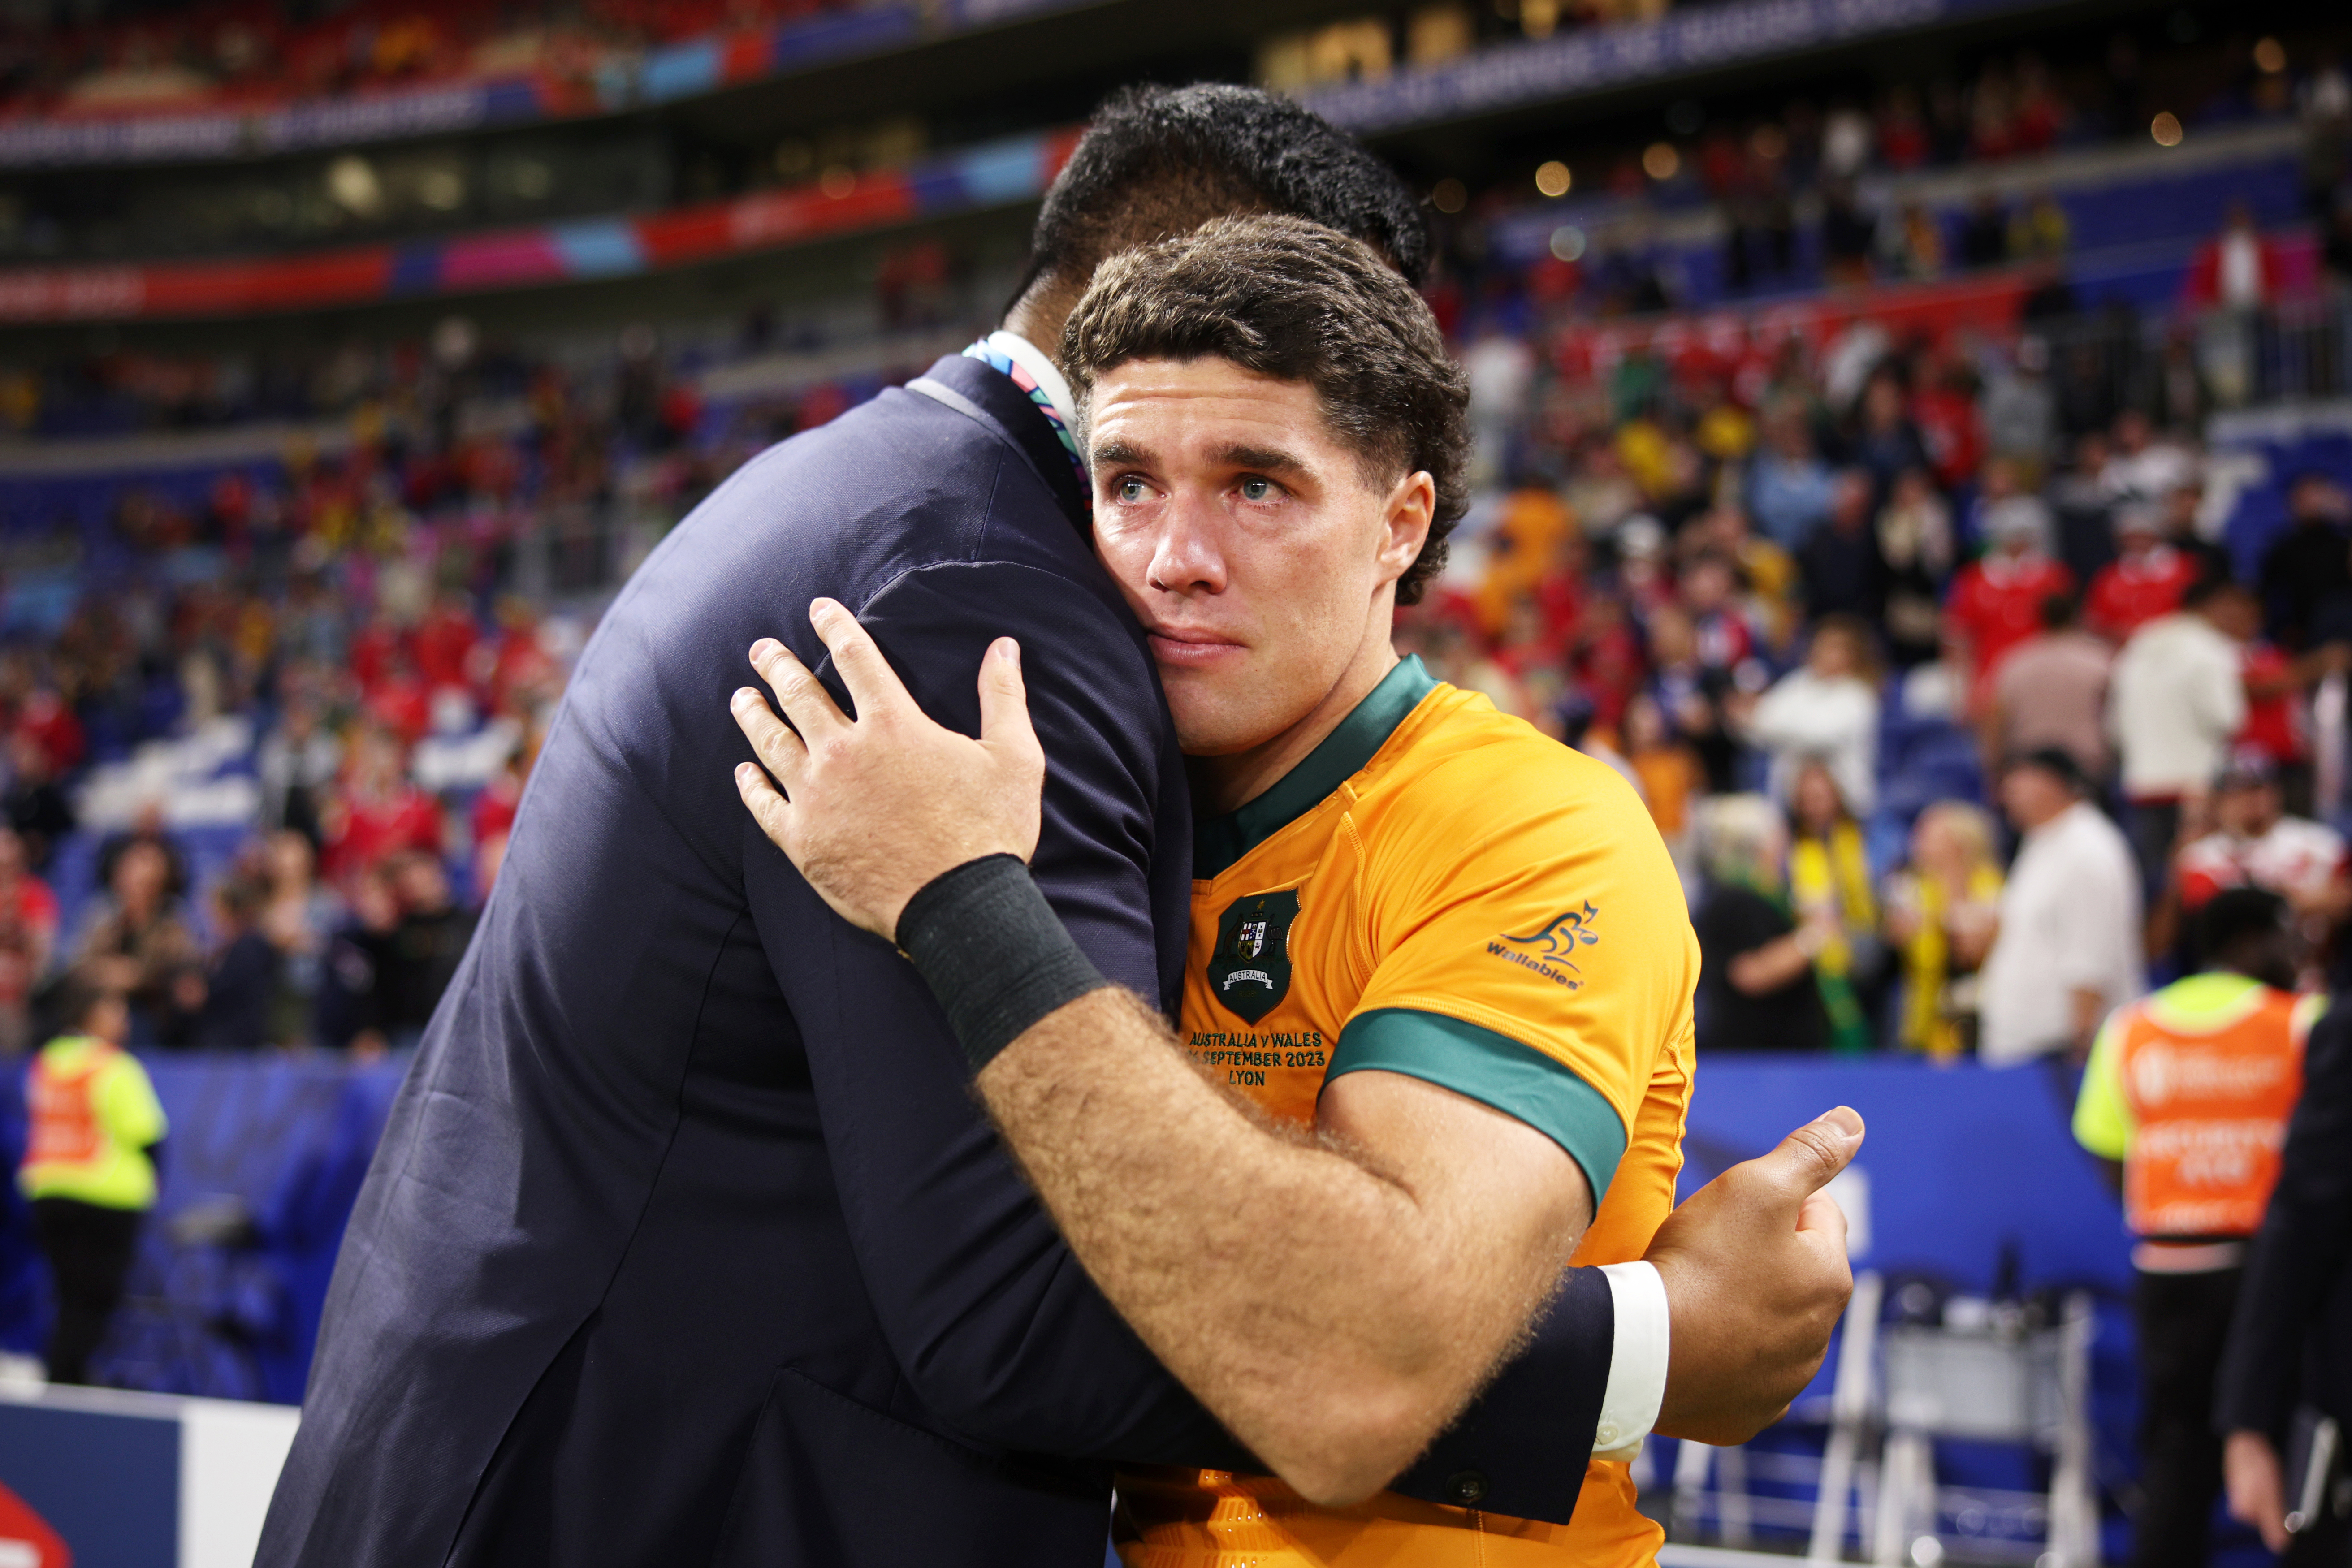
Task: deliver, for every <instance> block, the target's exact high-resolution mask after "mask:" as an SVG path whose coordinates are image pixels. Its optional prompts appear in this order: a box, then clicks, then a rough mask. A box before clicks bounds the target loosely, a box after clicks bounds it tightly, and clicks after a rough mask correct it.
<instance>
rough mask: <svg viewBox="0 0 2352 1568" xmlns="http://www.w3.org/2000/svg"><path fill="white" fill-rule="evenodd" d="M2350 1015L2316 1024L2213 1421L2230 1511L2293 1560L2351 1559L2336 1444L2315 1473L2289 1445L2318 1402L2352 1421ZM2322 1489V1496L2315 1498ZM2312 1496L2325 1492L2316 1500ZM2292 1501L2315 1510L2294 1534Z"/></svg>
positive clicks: (2341, 1423) (2350, 1510) (2297, 1507)
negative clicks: (2285, 1459) (2296, 1465)
mask: <svg viewBox="0 0 2352 1568" xmlns="http://www.w3.org/2000/svg"><path fill="white" fill-rule="evenodd" d="M2347 1169H2352V1017H2347V1016H2346V1015H2345V1014H2344V1012H2343V1011H2342V1009H2340V1008H2339V1009H2337V1010H2336V1011H2335V1012H2334V1013H2332V1014H2331V1015H2330V1016H2326V1017H2323V1018H2321V1019H2320V1020H2319V1022H2318V1023H2317V1024H2316V1025H2315V1026H2313V1028H2312V1031H2311V1036H2310V1039H2309V1041H2308V1042H2307V1044H2306V1047H2305V1053H2304V1060H2303V1095H2302V1099H2301V1100H2299V1101H2298V1102H2297V1104H2296V1106H2295V1109H2294V1116H2293V1118H2292V1119H2291V1120H2290V1121H2288V1123H2287V1133H2286V1145H2285V1147H2284V1149H2283V1150H2281V1151H2280V1153H2279V1163H2278V1180H2277V1182H2276V1184H2274V1185H2273V1187H2272V1189H2271V1199H2270V1204H2269V1206H2268V1207H2267V1208H2266V1209H2265V1210H2264V1212H2263V1224H2262V1229H2261V1230H2260V1232H2259V1233H2257V1234H2256V1236H2255V1237H2254V1239H2253V1246H2252V1251H2251V1253H2250V1254H2249V1256H2248V1258H2247V1259H2246V1266H2245V1279H2244V1282H2243V1284H2242V1286H2241V1289H2240V1295H2239V1300H2238V1305H2237V1310H2235V1311H2234V1312H2233V1313H2232V1314H2231V1324H2230V1338H2229V1341H2228V1343H2227V1347H2226V1349H2225V1351H2224V1352H2223V1355H2222V1360H2221V1376H2220V1378H2219V1379H2218V1384H2219V1387H2218V1389H2217V1391H2216V1395H2215V1402H2216V1406H2217V1408H2216V1410H2215V1412H2214V1415H2215V1420H2214V1423H2213V1425H2214V1426H2215V1428H2216V1429H2217V1430H2220V1431H2222V1432H2225V1433H2227V1434H2228V1436H2227V1438H2226V1439H2225V1443H2224V1447H2223V1450H2222V1468H2223V1474H2224V1476H2225V1477H2226V1479H2227V1482H2228V1486H2229V1493H2230V1513H2231V1517H2232V1518H2235V1519H2237V1520H2239V1521H2242V1522H2243V1523H2246V1524H2251V1525H2253V1526H2255V1527H2256V1528H2257V1529H2259V1530H2260V1531H2261V1532H2262V1538H2263V1545H2264V1546H2266V1547H2268V1548H2269V1549H2270V1550H2271V1551H2273V1552H2282V1553H2284V1554H2285V1556H2286V1560H2287V1562H2289V1563H2294V1564H2295V1568H2302V1565H2303V1564H2305V1563H2315V1564H2316V1563H2327V1562H2330V1561H2331V1560H2332V1559H2333V1558H2334V1557H2335V1556H2337V1555H2340V1554H2341V1553H2342V1552H2343V1550H2344V1543H2345V1540H2346V1537H2347V1533H2352V1531H2347V1523H2352V1521H2347V1514H2352V1501H2347V1499H2346V1497H2345V1495H2344V1492H2345V1487H2344V1478H2345V1475H2346V1469H2347V1467H2346V1465H2345V1461H2344V1456H2343V1454H2342V1452H2341V1451H2340V1449H2339V1451H2338V1453H2337V1454H2336V1462H2335V1464H2334V1466H2333V1467H2331V1468H2330V1469H2326V1470H2321V1471H2319V1473H2318V1474H2317V1476H2316V1477H2315V1478H2313V1477H2312V1475H2311V1468H2315V1467H2314V1466H2312V1465H2311V1461H2310V1460H2309V1459H2308V1458H2306V1460H2305V1466H2306V1467H2307V1468H2305V1469H2304V1471H2303V1473H2301V1474H2295V1475H2293V1476H2292V1478H2290V1475H2289V1474H2288V1473H2287V1472H2286V1471H2285V1468H2284V1465H2283V1464H2282V1463H2281V1459H2280V1450H2281V1448H2283V1447H2285V1445H2286V1439H2287V1436H2288V1435H2289V1433H2290V1431H2291V1430H2292V1428H2294V1426H2297V1425H2299V1422H2298V1420H2297V1415H2298V1407H2299V1406H2302V1405H2308V1406H2310V1407H2311V1408H2313V1409H2315V1410H2316V1411H2317V1412H2318V1413H2319V1414H2320V1415H2323V1416H2325V1417H2326V1418H2327V1419H2329V1420H2331V1421H2334V1422H2336V1424H2337V1428H2338V1430H2339V1431H2341V1430H2343V1429H2344V1428H2346V1427H2347V1426H2352V1185H2347V1183H2346V1182H2345V1180H2344V1173H2345V1172H2346V1171H2347ZM2311 1479H2316V1480H2317V1481H2318V1483H2319V1484H2318V1485H2317V1486H2316V1487H2313V1486H2312V1485H2311V1484H2310V1482H2311ZM2313 1492H2316V1493H2317V1494H2318V1495H2317V1497H2316V1498H2315V1499H2313V1498H2312V1493H2313ZM2305 1500H2314V1501H2316V1502H2317V1504H2318V1507H2317V1508H2315V1509H2311V1508H2306V1507H2305V1506H2304V1505H2305ZM2290 1508H2293V1509H2294V1511H2295V1512H2297V1513H2300V1514H2302V1515H2303V1518H2302V1519H2300V1520H2299V1521H2296V1522H2297V1525H2298V1527H2299V1528H2298V1529H2297V1530H2296V1531H2294V1533H2293V1534H2289V1533H2288V1531H2287V1512H2288V1510H2289V1509H2290Z"/></svg>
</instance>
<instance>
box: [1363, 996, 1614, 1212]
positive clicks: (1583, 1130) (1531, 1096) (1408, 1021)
mask: <svg viewBox="0 0 2352 1568" xmlns="http://www.w3.org/2000/svg"><path fill="white" fill-rule="evenodd" d="M1367 1069H1373V1070H1378V1071H1381V1072H1393V1073H1402V1074H1403V1075H1404V1076H1405V1077H1407V1078H1417V1079H1421V1080H1422V1081H1423V1082H1424V1083H1433V1084H1435V1085H1437V1087H1438V1088H1440V1089H1452V1090H1453V1091H1454V1093H1456V1094H1459V1095H1462V1096H1465V1097H1466V1098H1468V1099H1471V1100H1476V1101H1477V1102H1478V1103H1479V1104H1481V1105H1486V1106H1492V1107H1493V1108H1494V1109H1495V1110H1499V1111H1501V1112H1502V1113H1503V1114H1504V1115H1506V1116H1509V1117H1514V1118H1516V1119H1517V1120H1518V1121H1524V1122H1526V1123H1527V1124H1528V1126H1530V1127H1532V1128H1534V1129H1535V1130H1536V1131H1538V1132H1540V1133H1542V1134H1543V1135H1544V1136H1545V1137H1547V1138H1549V1139H1550V1140H1551V1141H1552V1142H1555V1143H1557V1144H1559V1146H1560V1147H1561V1148H1562V1149H1565V1150H1567V1151H1568V1157H1569V1158H1570V1159H1571V1160H1573V1161H1575V1162H1576V1163H1577V1164H1578V1166H1579V1167H1580V1169H1582V1171H1583V1172H1584V1179H1585V1180H1586V1181H1587V1182H1589V1183H1591V1185H1592V1206H1593V1207H1594V1208H1595V1209H1598V1208H1599V1207H1600V1206H1601V1199H1602V1198H1603V1197H1604V1196H1606V1195H1607V1194H1608V1192H1609V1183H1610V1180H1611V1178H1612V1177H1613V1176H1615V1175H1616V1174H1617V1162H1618V1161H1620V1160H1622V1159H1623V1158H1624V1157H1625V1124H1624V1123H1623V1122H1622V1121H1619V1120H1618V1117H1617V1111H1616V1109H1615V1108H1614V1107H1613V1106H1612V1105H1611V1104H1610V1103H1609V1101H1608V1100H1605V1099H1603V1098H1601V1091H1600V1090H1599V1089H1594V1088H1593V1087H1592V1086H1591V1084H1589V1083H1587V1082H1585V1081H1584V1080H1583V1079H1580V1078H1579V1077H1577V1076H1576V1073H1575V1072H1574V1070H1572V1069H1571V1068H1569V1067H1568V1066H1567V1065H1566V1064H1565V1063H1562V1062H1558V1061H1555V1060H1553V1059H1552V1058H1550V1057H1548V1056H1546V1055H1544V1053H1543V1052H1541V1051H1539V1050H1537V1049H1536V1048H1535V1047H1532V1046H1528V1045H1523V1044H1521V1043H1520V1042H1519V1041H1517V1040H1515V1039H1512V1038H1511V1037H1509V1036H1507V1035H1498V1034H1496V1032H1495V1031H1494V1030H1492V1029H1484V1028H1480V1027H1479V1026H1477V1025H1475V1024H1465V1023H1464V1022H1463V1021H1462V1020H1461V1019H1459V1018H1449V1017H1446V1016H1444V1014H1442V1013H1423V1012H1421V1011H1418V1010H1417V1009H1414V1008H1410V1007H1375V1008H1373V1009H1372V1010H1371V1011H1370V1012H1369V1013H1359V1014H1357V1015H1356V1016H1354V1017H1352V1018H1350V1019H1349V1020H1348V1026H1347V1027H1346V1028H1344V1029H1342V1030H1340V1031H1339V1045H1338V1046H1337V1047H1335V1048H1334V1049H1333V1050H1332V1052H1331V1066H1330V1068H1328V1070H1327V1071H1326V1072H1325V1073H1324V1075H1323V1082H1324V1085H1325V1087H1327V1088H1328V1086H1329V1085H1330V1082H1331V1080H1332V1079H1336V1078H1338V1077H1339V1076H1340V1075H1341V1074H1342V1073H1351V1072H1363V1071H1365V1070H1367Z"/></svg>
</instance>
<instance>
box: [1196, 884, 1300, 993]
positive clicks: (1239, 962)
mask: <svg viewBox="0 0 2352 1568" xmlns="http://www.w3.org/2000/svg"><path fill="white" fill-rule="evenodd" d="M1297 918H1298V889H1296V888H1286V889H1284V890H1283V891H1281V892H1279V893H1251V894H1249V895H1248V896H1246V897H1244V898H1240V899H1236V900H1234V901H1233V902H1232V903H1231V904H1229V905H1227V906H1226V908H1225V912H1224V913H1223V914H1222V915H1220V916H1218V917H1217V945H1216V949H1215V951H1214V952H1212V953H1210V955H1209V993H1210V994H1212V995H1213V996H1214V997H1216V999H1217V1001H1218V1002H1219V1003H1220V1004H1221V1005H1223V1007H1224V1009H1225V1011H1226V1012H1228V1013H1232V1014H1234V1015H1235V1016H1238V1017H1239V1018H1241V1019H1242V1021H1243V1022H1244V1023H1249V1024H1255V1023H1256V1022H1257V1021H1258V1020H1259V1019H1260V1018H1263V1017H1265V1016H1266V1015H1267V1014H1268V1013H1271V1012H1273V1011H1274V1010H1275V1008H1276V1007H1277V1006H1280V1005H1281V1004H1282V999H1283V998H1284V997H1285V996H1287V995H1289V994H1290V926H1291V922H1292V921H1296V920H1297Z"/></svg>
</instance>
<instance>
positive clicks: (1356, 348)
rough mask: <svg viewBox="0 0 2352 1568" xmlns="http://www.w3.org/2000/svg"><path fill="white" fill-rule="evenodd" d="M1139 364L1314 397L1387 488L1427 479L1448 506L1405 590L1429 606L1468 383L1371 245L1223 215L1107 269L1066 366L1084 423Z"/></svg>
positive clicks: (1423, 306) (1084, 309) (1069, 345)
mask: <svg viewBox="0 0 2352 1568" xmlns="http://www.w3.org/2000/svg"><path fill="white" fill-rule="evenodd" d="M1139 359H1172V360H1195V359H1222V360H1229V361H1231V362H1232V363H1234V364H1237V365H1239V366H1241V367H1242V368H1243V369H1244V370H1247V371H1255V373H1257V374H1260V375H1268V376H1272V377H1274V378H1276V380H1279V381H1297V382H1305V383H1307V384H1308V385H1310V386H1312V387H1314V388H1315V392H1316V395H1317V396H1318V398H1319V399H1320V400H1321V402H1322V405H1323V417H1324V418H1325V419H1326V420H1327V421H1328V422H1329V424H1330V426H1331V428H1332V430H1333V431H1334V432H1335V433H1336V434H1337V435H1338V436H1339V438H1340V439H1341V440H1342V441H1344V442H1346V443H1347V444H1348V445H1349V446H1350V447H1354V448H1355V450H1356V453H1357V456H1358V457H1359V458H1360V460H1361V461H1362V463H1363V466H1364V472H1365V477H1366V478H1367V479H1370V481H1371V482H1373V483H1375V484H1381V485H1386V484H1390V483H1392V482H1394V481H1395V480H1396V479H1399V478H1401V477H1402V476H1403V475H1405V474H1409V473H1413V472H1415V471H1417V470H1424V469H1425V470H1427V472H1428V474H1429V476H1430V478H1431V479H1433V481H1435V484H1436V489H1437V506H1436V511H1435V514H1434V515H1433V517H1432V518H1431V520H1430V525H1429V539H1428V542H1426V543H1424V544H1423V546H1422V548H1421V554H1420V555H1419V557H1417V558H1416V559H1415V560H1414V562H1413V563H1412V566H1411V567H1410V568H1408V569H1407V571H1406V572H1405V574H1404V575H1403V576H1402V577H1401V578H1399V579H1398V581H1397V603H1399V604H1401V605H1411V604H1417V603H1419V602H1420V599H1421V595H1422V589H1423V586H1424V585H1425V584H1427V583H1428V581H1429V580H1430V579H1431V578H1432V577H1434V576H1436V575H1437V574H1438V573H1439V572H1440V571H1442V570H1444V565H1445V536H1446V535H1447V534H1449V533H1451V532H1453V531H1454V524H1455V523H1456V522H1458V521H1461V518H1462V512H1463V509H1464V507H1465V505H1466V504H1467V500H1468V498H1467V497H1466V495H1465V493H1464V492H1465V485H1464V478H1463V476H1464V472H1465V469H1466V468H1467V467H1468V465H1469V460H1470V427H1469V421H1468V417H1467V411H1468V408H1469V405H1470V386H1469V383H1468V381H1467V380H1466V379H1465V377H1464V375H1463V374H1462V367H1461V366H1459V365H1457V364H1455V363H1454V361H1453V359H1452V358H1451V357H1449V356H1448V355H1447V353H1446V352H1445V340H1444V336H1443V335H1442V334H1441V333H1440V332H1439V331H1438V329H1437V319H1436V318H1435V317H1434V316H1433V315H1431V314H1430V313H1429V306H1428V304H1427V302H1426V301H1424V300H1423V299H1422V297H1421V296H1420V295H1419V294H1417V293H1415V292H1413V290H1412V288H1411V287H1410V286H1409V285H1408V284H1407V283H1406V282H1405V280H1404V279H1402V277H1400V276H1398V274H1397V272H1396V271H1395V269H1394V268H1391V267H1390V266H1389V265H1388V264H1387V263H1386V262H1385V261H1383V260H1382V259H1381V257H1379V256H1378V255H1376V254H1374V253H1373V251H1372V249H1371V247H1370V246H1367V245H1366V244H1364V243H1363V242H1362V241H1361V240H1358V239H1352V238H1350V237H1348V236H1347V235H1344V234H1340V233H1338V232H1336V231H1334V230H1332V229H1329V228H1326V227H1324V226H1322V225H1320V224H1316V223H1308V222H1307V221H1306V220H1305V219H1302V218H1296V217H1275V216H1253V217H1227V218H1219V219H1217V220H1216V221H1214V222H1212V223H1207V224H1203V225H1202V226H1201V227H1199V228H1198V229H1196V230H1194V231H1193V232H1192V233H1191V234H1187V235H1182V236H1180V237H1177V238H1174V239H1163V240H1161V241H1160V242H1159V243H1158V244H1156V245H1150V246H1145V247H1142V248H1140V249H1137V250H1129V251H1125V252H1123V253H1121V254H1119V255H1117V256H1114V257H1112V258H1110V259H1109V260H1108V261H1106V262H1104V263H1103V264H1102V266H1101V268H1099V269H1098V270H1097V272H1096V273H1095V280H1094V285H1093V287H1092V288H1090V289H1087V293H1086V298H1084V299H1083V300H1079V301H1078V306H1077V309H1076V310H1073V311H1071V312H1070V319H1069V322H1068V324H1067V325H1066V327H1065V328H1064V329H1063V332H1062V353H1061V360H1062V364H1063V367H1064V369H1066V371H1067V372H1068V373H1069V377H1070V387H1071V391H1072V394H1073V395H1075V397H1076V400H1077V405H1078V407H1077V415H1078V419H1079V422H1080V424H1081V425H1083V424H1084V423H1085V420H1086V417H1087V403H1088V400H1089V398H1090V397H1091V395H1092V393H1093V388H1094V384H1095V381H1096V380H1097V378H1098V377H1099V376H1101V375H1102V374H1103V373H1104V372H1106V371H1108V370H1110V369H1111V368H1113V367H1114V366H1117V365H1120V364H1125V363H1128V362H1129V361H1130V360H1139Z"/></svg>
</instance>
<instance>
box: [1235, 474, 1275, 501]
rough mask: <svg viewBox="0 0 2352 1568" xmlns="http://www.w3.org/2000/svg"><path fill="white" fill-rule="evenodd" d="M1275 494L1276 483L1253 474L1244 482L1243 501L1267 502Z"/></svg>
mask: <svg viewBox="0 0 2352 1568" xmlns="http://www.w3.org/2000/svg"><path fill="white" fill-rule="evenodd" d="M1273 494H1274V481H1273V480H1272V479H1260V478H1258V477H1257V476H1256V475H1255V474H1252V475H1251V476H1250V477H1249V478H1248V479H1244V480H1243V481H1242V500H1266V499H1267V498H1268V497H1270V496H1272V495H1273Z"/></svg>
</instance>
